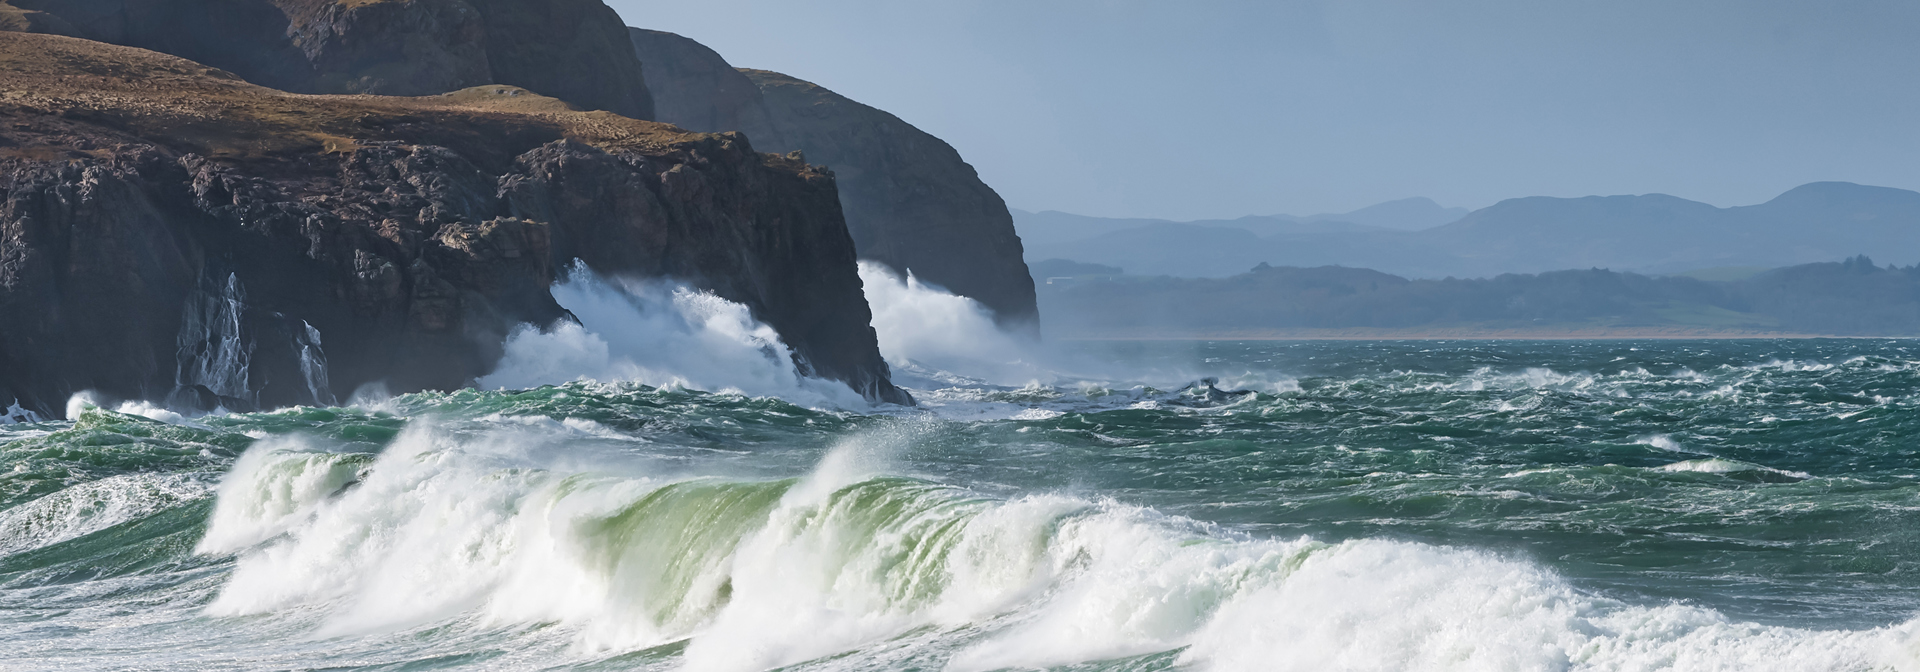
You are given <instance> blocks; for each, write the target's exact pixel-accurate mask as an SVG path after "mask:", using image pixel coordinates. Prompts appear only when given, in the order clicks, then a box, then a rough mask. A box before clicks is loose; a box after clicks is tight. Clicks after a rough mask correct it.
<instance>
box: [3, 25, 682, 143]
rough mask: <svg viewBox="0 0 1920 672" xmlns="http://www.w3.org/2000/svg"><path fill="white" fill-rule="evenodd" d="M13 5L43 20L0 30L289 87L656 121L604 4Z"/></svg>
mask: <svg viewBox="0 0 1920 672" xmlns="http://www.w3.org/2000/svg"><path fill="white" fill-rule="evenodd" d="M9 2H12V3H13V5H15V6H16V8H17V9H19V10H22V11H24V12H32V13H34V14H36V15H39V16H41V17H44V20H39V21H38V23H35V21H34V20H28V19H29V18H31V17H28V18H23V19H21V20H18V21H9V20H8V19H7V18H6V16H7V14H6V12H4V10H0V28H6V29H10V30H20V31H26V32H49V33H57V34H66V35H75V36H79V37H85V38H88V39H92V40H97V41H101V42H108V43H112V44H120V45H126V46H134V47H140V48H142V49H150V50H153V51H158V52H162V53H167V54H173V55H175V56H179V57H181V58H186V59H189V60H193V61H196V62H199V63H204V64H206V65H210V66H213V67H216V68H221V69H223V70H226V71H228V72H232V73H234V74H235V75H238V76H240V77H241V78H242V79H245V80H247V81H249V82H253V83H255V84H260V85H262V86H267V87H271V88H275V89H280V90H283V91H292V92H297V93H373V94H382V95H400V96H417V95H427V94H435V93H444V92H447V91H454V90H458V89H463V88H467V87H471V86H478V85H481V84H509V85H513V86H519V87H522V88H526V89H529V90H532V91H536V92H538V93H540V94H542V95H547V96H552V97H555V98H559V99H562V100H565V101H568V102H570V103H573V104H575V105H578V106H581V107H584V108H588V109H597V110H609V111H612V112H616V113H618V114H622V115H625V116H629V117H633V118H635V119H651V118H653V99H652V97H651V95H650V94H649V93H648V91H647V87H646V82H645V79H644V78H643V77H642V74H641V65H640V60H639V58H638V57H636V56H635V55H634V53H633V51H632V49H631V48H630V43H629V42H628V39H627V36H626V28H625V26H623V25H622V22H621V21H620V17H619V15H618V14H616V13H614V11H613V10H612V9H611V8H609V7H607V6H606V5H605V4H604V3H602V2H601V1H600V0H9ZM56 22H57V23H56Z"/></svg>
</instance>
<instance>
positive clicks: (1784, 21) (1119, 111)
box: [608, 0, 1920, 219]
mask: <svg viewBox="0 0 1920 672" xmlns="http://www.w3.org/2000/svg"><path fill="white" fill-rule="evenodd" d="M608 4H610V5H612V6H613V7H614V8H615V9H616V10H618V11H619V12H620V13H621V15H622V16H623V17H625V18H626V20H627V22H628V23H629V24H630V25H636V26H641V27H645V28H653V29H657V30H667V31H672V32H676V33H680V34H682V35H686V36H688V37H691V38H694V39H696V40H699V41H701V42H702V43H705V44H706V45H708V46H710V47H713V48H714V49H715V50H717V51H719V52H720V53H721V54H722V55H724V56H726V57H727V59H728V60H729V61H730V62H732V63H733V64H734V65H736V66H742V67H755V68H765V69H769V70H778V71H781V72H785V73H788V74H791V75H794V76H797V77H801V78H804V79H808V80H811V81H814V82H817V83H819V84H821V85H823V86H826V87H828V88H831V89H833V90H835V91H838V92H840V93H841V94H844V95H846V96H848V97H850V98H853V99H855V100H859V101H861V102H864V103H868V104H870V105H874V106H876V107H880V108H883V109H886V110H888V111H890V112H893V113H895V114H897V115H899V116H900V117H901V118H903V119H906V120H907V121H908V122H910V123H912V124H914V125H916V126H918V127H920V128H922V129H924V130H926V131H928V132H930V133H933V134H934V135H937V136H940V137H941V138H943V139H945V140H947V141H948V142H950V143H952V144H953V145H954V146H955V147H956V148H958V149H959V150H960V153H961V154H962V155H963V156H965V157H966V158H967V160H968V161H969V162H970V163H972V164H973V165H974V166H975V167H976V168H977V169H979V171H980V174H981V176H982V177H983V178H985V179H986V181H987V183H988V184H990V185H992V186H993V187H994V188H995V189H996V190H998V191H999V192H1000V193H1001V195H1003V196H1005V197H1006V199H1007V202H1008V203H1009V204H1010V205H1012V206H1013V207H1016V208H1024V209H1029V210H1064V211H1069V212H1077V213H1083V214H1092V215H1104V216H1134V217H1166V218H1175V219H1194V218H1205V217H1235V216H1240V215H1247V214H1273V213H1283V212H1284V213H1295V214H1309V213H1313V212H1327V211H1345V210H1351V209H1355V208H1358V207H1361V206H1365V205H1370V204H1372V203H1375V202H1379V201H1383V200H1388V199H1394V198H1402V197H1407V196H1428V197H1431V198H1433V199H1435V200H1438V201H1439V202H1441V204H1443V205H1449V206H1467V207H1482V206H1486V205H1490V204H1492V203H1493V202H1495V201H1498V200H1500V199H1503V198H1509V197H1516V196H1531V195H1546V196H1584V195H1590V194H1638V193H1653V192H1659V193H1668V194H1673V195H1676V196H1681V197H1685V198H1692V199H1695V200H1702V201H1706V202H1708V203H1713V204H1715V205H1721V206H1727V205H1746V204H1752V203H1758V202H1761V201H1765V200H1766V199H1768V198H1771V197H1772V196H1774V195H1776V194H1778V193H1780V192H1782V191H1785V190H1786V189H1788V188H1791V187H1793V186H1796V185H1799V184H1802V183H1806V182H1812V181H1818V180H1845V181H1851V182H1860V183H1864V184H1874V185H1881V186H1891V187H1901V188H1909V189H1915V188H1920V39H1916V38H1915V37H1914V36H1916V35H1920V3H1915V2H1892V1H1879V0H1874V1H1850V0H1832V1H1828V2H1777V1H1771V0H1745V1H1732V0H1725V1H1722V0H1712V1H1697V2H1688V1H1684V0H1680V1H1675V0H1668V1H1664V2H1662V1H1653V0H1605V1H1598V0H1588V1H1580V2H1574V1H1556V0H1531V1H1513V2H1507V1H1487V2H1433V1H1431V0H1427V1H1419V0H1359V1H1350V2H1306V1H1300V2H1296V1H1291V0H1276V1H1271V2H1239V1H1219V2H1146V1H1138V0H1024V1H1022V0H950V1H947V2H938V3H934V2H911V1H900V0H894V1H883V0H849V1H844V2H831V3H828V2H809V3H795V2H791V1H790V0H789V1H786V2H780V1H775V0H702V1H701V2H684V1H680V2H658V1H654V0H609V3H608Z"/></svg>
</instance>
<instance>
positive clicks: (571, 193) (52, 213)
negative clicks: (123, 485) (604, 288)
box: [0, 33, 910, 414]
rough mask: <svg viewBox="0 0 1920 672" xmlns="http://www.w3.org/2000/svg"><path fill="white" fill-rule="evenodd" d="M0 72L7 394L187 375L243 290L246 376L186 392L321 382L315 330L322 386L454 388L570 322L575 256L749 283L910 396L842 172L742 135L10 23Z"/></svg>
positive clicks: (812, 333)
mask: <svg viewBox="0 0 1920 672" xmlns="http://www.w3.org/2000/svg"><path fill="white" fill-rule="evenodd" d="M0 70H4V71H5V72H6V73H7V74H6V76H5V77H0V315H4V316H6V319H4V320H0V397H11V398H17V399H19V400H20V402H21V403H22V404H23V405H24V406H26V407H27V408H31V409H37V410H39V411H41V412H43V413H47V412H55V413H56V414H57V411H58V409H59V408H60V406H61V405H62V404H64V402H65V401H66V399H67V397H68V396H69V395H71V394H72V393H74V392H76V391H80V390H86V389H92V390H97V391H99V392H102V393H103V394H105V395H107V396H109V397H119V398H142V399H161V398H163V397H165V396H167V395H171V394H179V393H181V392H182V391H181V390H180V389H178V388H180V387H181V383H182V374H181V370H182V366H183V365H182V362H186V361H188V360H194V361H200V362H202V363H203V364H205V365H204V366H201V367H200V368H201V369H206V370H208V371H211V370H215V369H219V367H218V366H214V365H212V364H207V363H206V360H209V359H217V358H214V357H212V355H211V354H210V353H215V354H217V353H219V352H223V351H221V347H222V343H221V341H222V338H224V336H223V335H222V334H223V333H224V332H222V331H221V329H223V328H224V327H219V326H218V324H217V323H219V322H220V321H221V320H222V319H226V318H227V316H226V313H224V312H222V311H223V309H222V308H221V306H223V305H227V304H230V303H231V304H237V305H242V306H244V310H242V311H238V312H239V313H240V314H241V315H242V316H243V317H241V318H240V319H241V321H242V322H244V324H241V325H240V326H238V327H236V328H235V333H233V334H232V336H233V337H235V338H239V339H241V340H244V341H246V343H247V344H248V346H247V348H248V349H247V353H246V356H247V358H248V359H249V361H248V366H247V367H246V372H245V375H244V379H243V380H242V381H241V382H240V383H238V384H237V385H238V387H236V386H235V385H234V384H226V383H222V382H219V381H216V380H213V379H214V378H218V377H219V376H217V375H214V374H213V373H208V372H207V371H195V372H191V373H193V376H199V377H200V378H206V380H201V379H200V378H193V376H189V378H192V380H188V381H186V382H188V383H190V385H188V387H191V388H193V389H189V390H186V391H185V392H186V393H187V394H188V395H189V396H192V397H195V398H199V399H202V400H207V401H209V402H210V401H211V400H212V399H213V398H216V397H234V398H239V401H243V402H247V403H255V404H258V405H261V406H277V405H282V404H291V403H313V401H314V400H315V397H317V396H321V395H320V393H317V392H316V391H315V390H313V389H311V387H310V385H309V383H310V381H311V377H310V376H305V375H303V372H302V371H301V369H300V365H301V357H302V355H301V351H302V348H303V347H306V346H307V345H309V342H308V341H307V340H303V339H302V337H301V336H300V334H303V333H307V331H308V329H309V328H311V329H312V331H313V332H315V333H318V334H322V335H323V336H324V349H325V354H326V356H327V358H328V360H329V364H330V366H329V368H330V374H331V375H330V376H329V380H328V389H327V390H325V393H326V394H331V395H337V396H340V397H344V396H346V394H348V393H350V392H351V391H353V390H354V389H355V388H357V387H359V386H361V385H362V384H365V383H370V382H376V381H383V382H385V383H386V384H387V385H388V386H389V387H390V388H391V389H393V390H394V391H407V390H418V389H450V388H455V387H460V386H463V385H466V384H468V383H470V382H471V381H472V380H473V379H474V378H475V377H477V376H480V375H483V374H485V373H487V372H488V370H489V369H490V368H491V366H492V365H493V364H494V362H495V361H497V358H498V356H499V354H500V347H501V339H502V337H503V336H504V335H505V334H506V333H507V331H508V330H510V329H511V328H512V327H513V326H514V325H516V324H519V323H521V322H534V323H548V322H551V321H552V320H555V319H561V318H563V317H564V316H565V313H564V311H563V310H562V309H561V308H560V307H559V306H558V305H556V304H555V303H554V301H553V299H552V297H551V294H550V292H549V287H550V283H551V282H552V280H553V277H554V269H555V268H556V267H559V266H561V265H563V264H566V263H570V262H571V261H572V260H573V259H576V258H578V259H581V260H583V261H584V262H585V263H587V264H588V265H589V266H590V267H591V268H593V269H594V270H595V271H596V272H598V273H602V274H610V275H631V276H649V277H651V276H670V277H674V278H678V279H681V280H684V281H687V282H689V283H691V284H693V285H695V286H699V287H703V288H706V289H710V290H712V291H713V292H715V293H716V294H718V295H720V296H722V297H725V298H727V299H729V300H733V301H737V302H739V303H742V304H745V305H746V306H748V307H749V308H750V309H751V310H752V311H753V314H754V315H755V316H756V317H757V318H759V319H760V320H762V321H764V322H766V323H767V324H768V325H770V326H772V327H774V328H775V329H777V330H779V332H780V333H781V335H782V336H783V337H784V338H785V339H786V341H787V343H788V345H789V346H790V347H792V348H793V350H794V352H795V354H796V355H797V358H798V359H802V360H804V361H805V362H807V364H808V365H809V366H810V367H811V369H812V372H813V373H815V374H816V375H819V376H821V377H825V378H830V379H836V380H841V381H845V382H847V383H848V384H849V385H850V386H852V387H854V388H855V389H856V390H860V391H862V392H863V393H865V394H867V395H868V396H869V397H870V398H874V399H880V400H887V401H896V402H906V403H910V400H909V399H908V398H907V397H906V395H905V394H904V393H902V392H900V391H899V390H898V389H896V388H894V387H893V385H892V384H891V383H890V382H888V378H887V368H886V364H885V363H884V362H883V361H882V360H881V358H880V355H879V351H878V347H877V342H876V339H875V337H874V332H873V330H872V328H871V327H870V326H869V324H870V322H871V316H870V314H869V312H868V310H867V305H866V302H865V299H864V297H863V296H862V294H861V289H860V279H859V277H858V275H857V272H856V269H855V263H854V250H853V243H852V240H851V239H850V237H849V236H848V235H847V233H846V228H845V225H844V222H843V220H842V218H841V214H840V209H839V203H838V200H837V198H836V192H835V189H834V181H833V178H832V176H831V175H830V174H828V173H825V172H823V171H820V170H817V169H814V168H812V167H809V166H807V165H806V164H805V163H803V162H801V161H799V160H796V159H787V158H782V157H778V156H774V155H768V154H761V153H757V152H755V151H753V149H752V147H750V146H749V145H748V143H747V141H746V140H745V139H744V138H743V137H741V136H739V135H737V134H689V133H684V132H681V131H679V130H678V129H674V128H672V127H669V126H665V125H662V124H655V123H650V122H644V121H636V120H633V119H630V118H626V117H622V116H619V115H615V114H611V113H607V112H581V111H576V110H572V109H570V108H569V106H567V105H565V104H562V103H560V102H559V101H556V100H553V99H549V98H543V97H540V96H537V95H535V94H533V93H531V92H527V91H525V90H522V89H517V88H512V87H504V86H486V87H481V88H478V89H468V90H463V91H460V92H456V93H453V94H449V95H443V96H432V97H425V98H388V97H371V96H351V97H335V96H311V95H296V94H288V93H282V92H279V91H274V90H271V89H266V88H263V87H259V86H254V85H251V84H248V83H245V82H242V81H239V80H238V79H236V78H234V77H233V76H232V75H229V74H227V73H225V72H222V71H219V70H214V69H211V68H208V67H206V66H204V65H201V64H198V63H194V62H190V61H186V60H182V59H178V58H173V57H169V56H165V55H161V54H156V53H153V52H149V51H144V50H139V49H132V48H126V47H118V46H112V45H105V44H100V43H97V42H89V41H85V40H78V39H71V38H64V37H56V36H50V35H33V34H23V33H0ZM196 305H200V306H206V308H204V309H201V308H194V307H192V306H196ZM193 320H202V321H206V322H209V323H210V324H213V325H214V326H207V325H198V326H196V325H191V324H188V323H189V322H191V321H193ZM215 373H217V371H216V372H215ZM215 388H219V389H215ZM236 390H238V391H239V392H240V394H235V393H234V392H235V391H236Z"/></svg>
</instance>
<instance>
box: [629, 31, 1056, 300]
mask: <svg viewBox="0 0 1920 672" xmlns="http://www.w3.org/2000/svg"><path fill="white" fill-rule="evenodd" d="M631 34H632V37H633V43H634V48H635V50H636V52H638V53H639V54H640V59H641V61H643V62H644V63H645V64H646V67H647V84H648V86H649V87H650V88H651V89H652V91H653V96H654V100H655V104H656V106H657V110H658V113H659V116H658V119H659V120H660V121H665V122H668V123H671V124H676V125H679V126H682V127H684V128H688V129H691V130H697V131H709V132H711V131H728V130H737V131H742V132H744V133H746V134H747V137H748V138H750V139H752V140H753V142H754V145H755V146H756V147H759V148H760V149H761V150H763V151H773V152H792V151H799V152H801V153H802V154H803V155H804V156H805V158H806V159H807V160H808V161H810V162H813V163H816V164H819V165H823V166H826V167H828V168H831V169H832V170H833V171H834V174H835V175H836V177H838V179H839V183H840V204H841V207H842V208H844V209H845V211H846V217H847V229H848V230H849V231H850V232H851V233H852V234H853V241H854V245H855V246H856V247H857V248H858V249H859V251H860V257H861V258H863V259H872V260H874V261H878V262H881V263H884V264H886V265H888V266H891V267H893V268H894V270H896V271H908V270H911V271H912V272H913V273H914V275H916V276H918V277H919V278H920V279H921V280H924V281H926V282H930V283H933V284H937V285H940V286H943V287H946V288H947V289H949V290H952V291H953V292H954V293H957V294H960V295H963V296H967V297H971V298H973V299H975V300H977V301H979V302H980V303H981V304H983V305H985V306H987V307H988V308H991V309H993V311H994V314H995V316H996V317H997V318H998V319H999V320H1000V322H1001V323H1002V324H1003V325H1005V326H1011V327H1015V328H1019V329H1026V330H1036V331H1037V329H1038V316H1039V313H1038V309H1037V308H1036V306H1035V303H1034V293H1033V279H1032V277H1031V276H1030V275H1029V274H1028V272H1027V266H1026V262H1025V261H1024V260H1023V259H1022V255H1021V244H1020V237H1019V235H1018V234H1016V233H1015V232H1014V228H1013V216H1012V215H1011V214H1009V212H1008V211H1007V204H1006V202H1005V201H1003V200H1001V199H1000V195H999V194H996V193H994V191H993V189H992V188H990V187H988V186H987V185H986V183H984V182H981V181H980V177H979V175H978V174H977V173H975V172H974V170H973V167H972V166H970V165H967V163H966V161H965V160H963V159H961V158H960V153H959V152H957V151H954V149H953V147H952V146H949V145H948V144H947V143H945V142H943V141H941V140H940V139H939V138H936V137H933V136H932V135H929V134H927V133H926V132H924V131H921V130H920V129H917V128H914V127H913V126H912V125H911V124H908V123H906V122H905V121H901V120H900V118H898V117H895V116H893V115H891V114H888V113H886V112H884V111H881V110H878V109H874V108H872V107H869V106H866V105H862V104H860V103H858V102H855V101H852V100H849V99H847V98H845V97H843V96H840V95H839V94H836V93H834V92H832V91H828V90H827V89H825V88H822V87H820V86H816V85H814V84H811V83H808V82H805V81H801V80H798V79H794V78H792V77H788V76H786V75H782V74H779V73H775V72H767V71H762V70H738V71H734V70H733V69H732V68H731V67H730V66H728V64H727V62H726V61H725V60H724V59H722V58H721V57H720V55H719V54H716V53H714V52H713V50H711V49H708V48H706V47H704V46H701V45H700V44H699V43H697V42H694V41H693V40H689V39H687V38H685V37H681V36H679V35H675V34H673V33H666V32H660V31H652V30H640V29H633V30H632V31H631Z"/></svg>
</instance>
